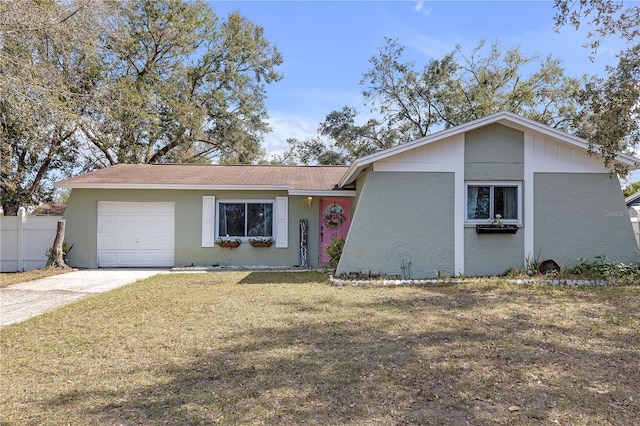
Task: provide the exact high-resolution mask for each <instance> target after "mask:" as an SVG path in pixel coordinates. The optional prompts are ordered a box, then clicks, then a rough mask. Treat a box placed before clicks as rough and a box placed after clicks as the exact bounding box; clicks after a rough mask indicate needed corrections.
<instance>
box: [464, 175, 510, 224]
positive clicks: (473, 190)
mask: <svg viewBox="0 0 640 426" xmlns="http://www.w3.org/2000/svg"><path fill="white" fill-rule="evenodd" d="M465 188H466V199H467V214H466V216H465V217H466V221H467V222H468V223H487V221H490V220H493V219H495V218H497V217H498V216H500V220H502V221H503V222H504V223H522V214H521V212H522V203H521V194H522V191H521V185H520V183H519V182H467V183H466V184H465Z"/></svg>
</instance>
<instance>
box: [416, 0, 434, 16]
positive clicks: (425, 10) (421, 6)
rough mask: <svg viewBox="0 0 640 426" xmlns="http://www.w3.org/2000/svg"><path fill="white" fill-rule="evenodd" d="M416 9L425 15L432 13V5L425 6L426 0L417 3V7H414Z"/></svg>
mask: <svg viewBox="0 0 640 426" xmlns="http://www.w3.org/2000/svg"><path fill="white" fill-rule="evenodd" d="M414 10H415V11H416V12H420V13H422V14H423V15H425V16H429V15H431V8H430V7H424V1H419V2H418V3H416V7H415V8H414Z"/></svg>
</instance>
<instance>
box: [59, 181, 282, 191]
mask: <svg viewBox="0 0 640 426" xmlns="http://www.w3.org/2000/svg"><path fill="white" fill-rule="evenodd" d="M54 186H55V187H56V188H71V189H187V190H191V189H192V190H203V189H204V190H217V191H227V190H229V191H287V190H289V187H288V186H287V185H181V184H156V183H152V184H141V183H70V184H65V183H64V181H60V182H55V183H54Z"/></svg>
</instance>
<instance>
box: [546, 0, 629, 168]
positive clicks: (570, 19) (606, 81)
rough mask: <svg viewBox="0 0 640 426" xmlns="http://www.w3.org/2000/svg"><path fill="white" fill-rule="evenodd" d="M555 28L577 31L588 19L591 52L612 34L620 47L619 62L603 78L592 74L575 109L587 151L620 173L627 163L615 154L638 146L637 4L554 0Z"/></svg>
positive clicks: (592, 53) (588, 44) (610, 1)
mask: <svg viewBox="0 0 640 426" xmlns="http://www.w3.org/2000/svg"><path fill="white" fill-rule="evenodd" d="M555 8H556V10H557V12H556V15H555V17H554V19H555V26H556V30H558V29H559V28H560V27H562V26H565V25H567V24H569V25H571V26H573V27H574V28H576V29H578V28H579V27H580V26H581V24H582V22H583V21H587V22H588V24H589V25H590V29H591V31H590V32H589V33H588V34H587V39H588V41H587V42H586V44H585V45H584V46H585V47H587V48H590V49H591V55H592V56H593V55H595V53H596V52H597V50H598V48H599V47H600V42H601V40H602V39H604V38H605V37H608V36H612V35H617V36H619V37H620V38H622V39H623V40H625V42H626V43H625V49H624V50H622V51H621V52H619V53H618V54H617V57H618V65H617V66H615V67H607V69H606V72H607V78H596V77H592V78H590V79H588V82H587V84H586V86H585V88H584V90H582V91H581V93H580V98H579V102H580V104H581V110H580V113H579V114H578V115H577V116H576V117H575V118H574V120H575V122H576V123H575V126H576V127H577V128H578V130H579V132H578V135H579V136H581V137H583V138H585V139H587V140H588V141H589V146H590V150H591V151H592V152H597V153H599V154H600V155H602V156H603V157H604V160H605V165H606V166H607V167H608V168H609V169H610V170H611V171H612V172H615V173H618V174H619V175H621V176H625V175H626V174H627V173H628V172H629V169H628V167H626V166H624V165H622V164H619V163H617V162H616V157H617V156H618V155H619V154H620V153H627V154H631V153H633V151H634V148H636V147H638V146H639V145H640V121H638V114H640V90H638V87H640V31H639V30H638V28H639V27H638V22H640V5H639V4H638V2H622V1H618V0H590V1H589V0H580V1H579V2H578V1H575V0H555Z"/></svg>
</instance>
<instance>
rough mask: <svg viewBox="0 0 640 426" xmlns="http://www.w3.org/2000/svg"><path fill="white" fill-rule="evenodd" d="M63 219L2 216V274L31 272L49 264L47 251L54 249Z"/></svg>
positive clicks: (0, 251) (20, 215)
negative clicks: (60, 221)
mask: <svg viewBox="0 0 640 426" xmlns="http://www.w3.org/2000/svg"><path fill="white" fill-rule="evenodd" d="M61 219H62V216H27V215H26V214H25V211H24V209H23V208H22V207H21V208H20V210H18V216H2V217H0V272H16V271H29V270H31V269H40V268H44V267H45V266H46V265H47V254H46V253H47V250H48V249H49V248H51V247H52V246H53V240H54V239H55V237H56V228H57V226H58V221H59V220H61Z"/></svg>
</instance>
